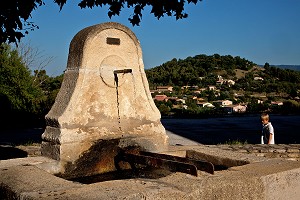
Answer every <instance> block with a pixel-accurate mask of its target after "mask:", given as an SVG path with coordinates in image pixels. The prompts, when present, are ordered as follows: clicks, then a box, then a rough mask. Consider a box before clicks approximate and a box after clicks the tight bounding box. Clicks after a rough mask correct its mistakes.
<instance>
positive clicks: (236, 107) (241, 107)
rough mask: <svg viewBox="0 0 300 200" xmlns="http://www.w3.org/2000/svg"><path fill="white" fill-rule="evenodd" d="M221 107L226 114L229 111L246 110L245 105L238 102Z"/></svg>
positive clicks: (241, 111) (229, 112)
mask: <svg viewBox="0 0 300 200" xmlns="http://www.w3.org/2000/svg"><path fill="white" fill-rule="evenodd" d="M223 109H224V110H225V111H226V112H227V113H228V114H231V113H244V112H246V110H247V106H245V105H240V104H238V105H227V106H224V107H223Z"/></svg>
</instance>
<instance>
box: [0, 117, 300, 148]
mask: <svg viewBox="0 0 300 200" xmlns="http://www.w3.org/2000/svg"><path fill="white" fill-rule="evenodd" d="M259 116H260V115H253V116H242V117H223V118H208V119H172V118H171V119H170V118H169V119H162V120H161V121H162V124H163V125H164V127H165V128H166V129H167V130H168V131H171V132H173V133H175V134H177V135H180V136H183V137H185V138H188V139H191V140H194V141H196V142H199V143H201V144H220V143H225V142H229V141H236V140H239V141H241V142H245V141H247V143H250V144H257V143H260V132H261V121H260V117H259ZM270 117H271V120H270V121H271V122H272V125H273V127H274V130H275V142H276V143H277V144H300V115H289V116H283V115H270ZM43 132H44V129H43V128H36V129H23V130H0V144H7V143H8V144H20V143H23V144H24V143H31V142H41V135H42V133H43Z"/></svg>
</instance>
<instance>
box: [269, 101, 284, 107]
mask: <svg viewBox="0 0 300 200" xmlns="http://www.w3.org/2000/svg"><path fill="white" fill-rule="evenodd" d="M271 105H272V106H282V105H283V102H282V101H272V102H271Z"/></svg>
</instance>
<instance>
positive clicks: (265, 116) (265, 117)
mask: <svg viewBox="0 0 300 200" xmlns="http://www.w3.org/2000/svg"><path fill="white" fill-rule="evenodd" d="M260 118H261V122H262V123H263V124H267V123H268V122H269V120H270V117H269V115H268V113H263V114H261V116H260Z"/></svg>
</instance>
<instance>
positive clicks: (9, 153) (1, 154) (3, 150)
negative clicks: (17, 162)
mask: <svg viewBox="0 0 300 200" xmlns="http://www.w3.org/2000/svg"><path fill="white" fill-rule="evenodd" d="M27 156H28V153H27V152H26V151H23V150H21V149H18V148H15V147H12V146H6V145H0V160H8V159H13V158H24V157H27Z"/></svg>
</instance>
